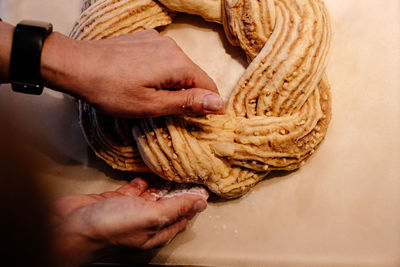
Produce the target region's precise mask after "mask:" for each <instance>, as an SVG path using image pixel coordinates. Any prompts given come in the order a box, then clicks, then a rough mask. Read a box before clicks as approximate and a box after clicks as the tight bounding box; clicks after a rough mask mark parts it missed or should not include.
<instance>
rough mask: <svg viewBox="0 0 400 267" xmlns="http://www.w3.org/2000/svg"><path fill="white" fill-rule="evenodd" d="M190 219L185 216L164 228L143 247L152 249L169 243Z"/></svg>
mask: <svg viewBox="0 0 400 267" xmlns="http://www.w3.org/2000/svg"><path fill="white" fill-rule="evenodd" d="M189 220H190V219H188V218H183V219H181V220H180V221H178V222H176V223H174V224H172V225H170V226H168V227H166V228H164V229H162V230H161V231H160V232H158V233H157V234H156V235H155V236H154V237H153V238H151V239H149V240H148V241H147V242H146V243H145V244H143V245H142V247H141V248H142V249H151V248H154V247H159V246H163V245H166V244H168V243H169V242H170V241H171V240H172V239H173V238H174V237H175V236H176V235H177V234H178V233H179V232H180V231H182V230H183V229H184V228H185V226H186V225H187V223H188V222H189Z"/></svg>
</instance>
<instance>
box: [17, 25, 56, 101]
mask: <svg viewBox="0 0 400 267" xmlns="http://www.w3.org/2000/svg"><path fill="white" fill-rule="evenodd" d="M52 31H53V26H52V25H51V24H50V23H45V22H39V21H28V20H24V21H21V22H20V23H19V24H18V25H17V26H16V27H15V31H14V38H13V44H12V50H11V58H10V79H11V83H12V89H13V90H14V91H16V92H21V93H27V94H33V95H40V94H41V93H42V92H43V80H42V77H41V75H40V58H41V55H42V48H43V43H44V41H45V39H46V37H47V36H49V35H50V33H51V32H52Z"/></svg>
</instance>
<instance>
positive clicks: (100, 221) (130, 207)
mask: <svg viewBox="0 0 400 267" xmlns="http://www.w3.org/2000/svg"><path fill="white" fill-rule="evenodd" d="M148 186H149V184H148V182H147V181H146V180H144V179H142V178H136V179H134V180H132V181H131V182H130V183H129V184H127V185H125V186H122V187H121V188H119V189H118V190H116V191H115V192H105V193H102V194H99V195H97V194H92V195H74V196H67V197H63V198H61V199H59V200H57V201H56V203H55V204H54V207H53V218H52V223H53V225H54V226H55V229H56V231H55V232H56V234H55V247H56V253H57V254H58V255H59V258H60V262H61V261H62V262H68V264H77V263H82V262H85V261H87V260H89V259H93V258H95V257H96V256H99V255H98V254H100V253H104V251H107V250H110V249H111V250H112V249H113V248H116V247H120V246H123V247H130V248H136V249H150V248H154V247H157V246H161V245H164V244H166V243H168V242H169V241H170V240H171V239H172V238H173V237H174V236H175V235H176V234H177V233H178V232H179V231H181V230H182V229H183V228H184V227H185V226H186V224H187V223H188V221H189V220H191V219H192V218H193V217H194V216H195V214H196V213H198V212H201V211H202V210H204V209H205V208H206V206H207V202H206V201H205V199H204V198H203V197H202V196H200V195H195V194H182V195H180V196H176V197H172V198H166V199H164V198H161V195H162V194H160V190H158V189H156V188H149V187H148Z"/></svg>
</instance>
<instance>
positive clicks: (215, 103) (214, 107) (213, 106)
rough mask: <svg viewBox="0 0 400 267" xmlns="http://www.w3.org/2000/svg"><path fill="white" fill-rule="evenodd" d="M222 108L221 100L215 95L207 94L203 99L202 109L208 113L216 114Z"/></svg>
mask: <svg viewBox="0 0 400 267" xmlns="http://www.w3.org/2000/svg"><path fill="white" fill-rule="evenodd" d="M222 106H223V102H222V99H221V97H220V96H219V95H217V94H208V95H205V96H204V98H203V108H204V110H205V111H208V112H216V111H218V110H220V109H221V108H222Z"/></svg>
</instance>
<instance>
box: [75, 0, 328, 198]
mask: <svg viewBox="0 0 400 267" xmlns="http://www.w3.org/2000/svg"><path fill="white" fill-rule="evenodd" d="M160 2H162V4H163V5H165V6H166V7H168V8H171V9H173V10H176V11H185V12H189V13H194V14H200V15H201V16H203V17H204V18H206V19H208V20H212V21H216V22H221V23H222V24H223V25H224V29H225V31H226V34H227V37H228V39H229V40H230V42H231V43H232V44H234V45H240V46H241V48H242V49H243V50H244V51H245V52H246V54H247V57H248V60H249V62H250V64H249V66H248V68H247V70H246V71H245V73H244V74H243V76H242V77H241V78H240V80H239V82H238V83H237V85H236V86H235V88H234V89H233V91H232V93H231V95H230V98H229V100H228V103H227V105H226V114H225V115H207V116H206V117H203V118H193V117H187V116H168V117H164V118H157V119H145V120H139V121H137V123H133V124H132V123H131V122H129V123H130V124H129V123H128V122H127V121H125V120H117V119H110V120H111V121H113V123H110V125H111V127H104V126H101V125H102V123H99V121H101V120H99V118H98V115H96V112H95V111H94V110H93V109H92V108H90V106H88V105H87V104H85V103H82V104H81V105H80V107H81V118H82V124H83V129H84V132H85V135H86V137H87V139H88V141H89V143H90V144H91V146H92V147H93V149H94V150H95V151H96V153H97V154H98V155H99V156H100V157H102V158H103V159H105V160H106V161H107V162H108V163H109V164H111V165H112V166H113V167H116V168H119V169H125V170H130V169H133V168H134V166H137V168H138V169H140V168H145V167H144V166H145V165H144V164H143V163H142V162H141V160H140V157H139V155H138V154H137V151H136V146H135V144H134V142H133V141H132V139H131V137H130V135H129V134H128V133H127V132H126V128H128V129H129V127H130V126H133V136H134V138H135V141H136V144H137V147H138V149H139V151H140V154H141V156H142V158H143V160H144V161H145V163H146V165H147V166H148V167H150V168H151V169H152V170H153V171H155V172H156V173H158V174H159V175H160V176H162V177H163V178H165V179H168V180H171V181H176V182H180V183H198V184H204V185H206V186H207V187H208V188H209V189H210V190H211V191H213V192H214V193H216V194H218V195H220V196H222V197H225V198H234V197H239V196H241V195H243V194H244V193H246V192H247V191H248V190H249V189H250V188H251V187H252V186H254V185H255V184H256V183H257V182H258V181H260V180H261V179H263V178H264V177H265V176H266V175H267V174H268V173H269V172H270V171H271V170H294V169H296V168H299V167H300V166H301V165H302V164H304V162H305V160H306V159H307V158H308V157H310V155H312V154H313V153H314V151H315V149H316V148H317V147H318V146H319V144H320V143H321V141H322V140H323V138H324V137H325V134H326V131H327V127H328V124H329V121H330V114H331V103H330V87H329V84H328V82H327V79H326V75H325V69H326V64H327V56H328V52H329V48H330V42H331V30H330V22H329V16H328V13H327V10H326V8H325V5H324V3H323V2H322V1H320V0H297V1H295V0H261V1H259V0H224V1H214V0H199V1H195V0H193V1H179V0H161V1H160ZM139 3H141V4H142V5H146V6H147V5H148V6H152V9H150V8H149V9H141V10H143V11H142V12H147V15H148V16H146V17H151V19H150V20H149V21H147V23H146V22H145V21H142V20H141V19H140V15H139V14H137V15H136V17H135V16H132V17H131V16H127V17H125V18H124V19H125V20H127V21H128V20H129V25H136V26H127V25H128V23H127V22H125V21H124V20H122V21H118V22H115V21H114V22H113V23H109V24H107V25H104V24H105V23H104V21H107V20H112V19H113V16H115V15H113V13H112V12H122V11H123V10H124V9H130V8H131V7H132V6H134V5H138V4H139ZM195 3H196V4H195ZM112 5H114V6H112ZM125 5H126V6H125ZM199 5H200V6H201V8H200V7H198V6H199ZM213 5H214V6H219V7H221V9H220V11H217V12H216V11H215V10H214V9H212V8H211V7H212V6H213ZM111 6H112V7H113V8H110V7H111ZM95 7H97V8H98V9H96V8H95ZM107 8H108V9H112V10H113V11H112V12H111V11H110V13H109V14H108V15H105V14H106V12H104V11H103V10H104V9H107ZM150 10H151V11H150ZM156 10H157V11H156ZM218 12H219V13H218ZM134 14H135V13H134ZM216 14H219V15H216ZM153 16H154V17H153ZM218 16H219V17H218ZM120 17H121V16H120ZM168 19H170V17H169V15H168V11H167V10H165V9H164V8H163V7H162V6H160V4H158V3H157V2H155V1H150V0H149V1H144V0H143V1H142V0H137V1H134V0H131V1H129V0H125V1H124V0H123V1H110V0H98V1H97V2H96V3H95V4H94V5H93V6H91V7H90V8H89V9H87V10H86V11H85V12H84V13H83V14H82V17H81V19H80V21H78V23H77V25H76V27H75V29H74V31H73V32H72V36H74V37H75V38H80V39H100V38H108V37H111V36H115V35H118V34H122V33H125V32H133V31H135V30H139V29H141V28H146V27H157V26H159V25H165V24H168V23H170V21H168ZM99 21H103V22H102V23H100V24H99V25H101V26H97V28H96V23H99ZM120 25H124V27H122V26H120ZM119 27H122V28H123V29H124V30H123V31H122V30H120V29H119ZM88 122H89V123H88ZM103 124H104V123H103ZM113 125H114V126H113ZM116 125H125V126H124V127H120V126H119V127H116ZM117 129H118V130H117ZM88 133H94V134H88ZM110 140H111V141H110ZM125 151H127V152H126V153H125V154H124V153H123V152H125ZM126 162H129V164H127V163H126ZM126 166H130V167H129V168H128V167H126Z"/></svg>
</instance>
